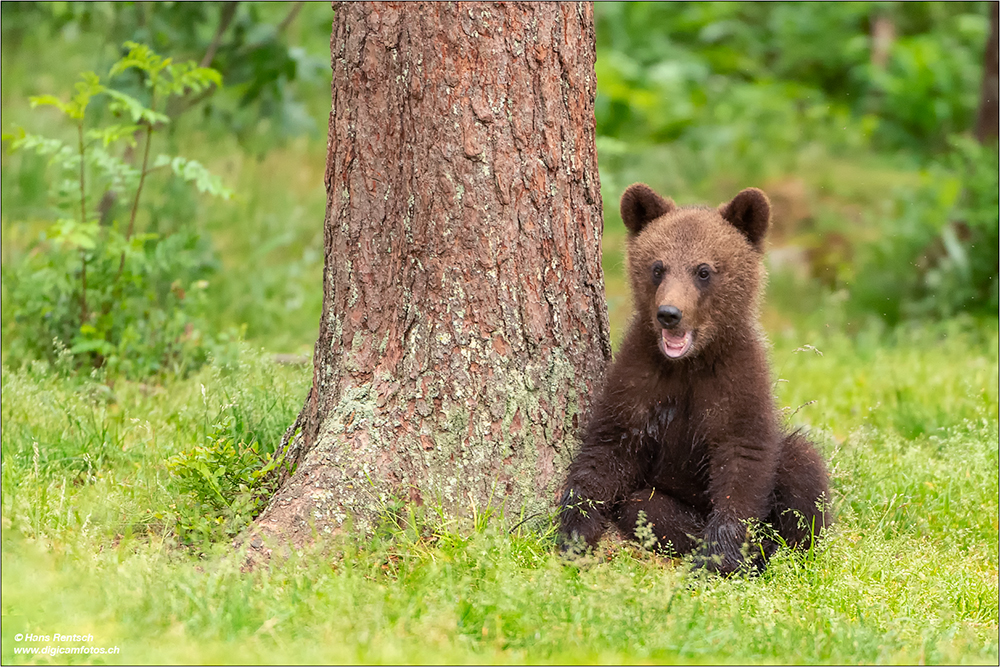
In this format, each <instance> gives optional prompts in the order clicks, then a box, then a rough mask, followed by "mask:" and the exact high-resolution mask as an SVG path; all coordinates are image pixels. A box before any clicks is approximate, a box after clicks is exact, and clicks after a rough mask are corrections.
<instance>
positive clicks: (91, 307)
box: [3, 42, 231, 377]
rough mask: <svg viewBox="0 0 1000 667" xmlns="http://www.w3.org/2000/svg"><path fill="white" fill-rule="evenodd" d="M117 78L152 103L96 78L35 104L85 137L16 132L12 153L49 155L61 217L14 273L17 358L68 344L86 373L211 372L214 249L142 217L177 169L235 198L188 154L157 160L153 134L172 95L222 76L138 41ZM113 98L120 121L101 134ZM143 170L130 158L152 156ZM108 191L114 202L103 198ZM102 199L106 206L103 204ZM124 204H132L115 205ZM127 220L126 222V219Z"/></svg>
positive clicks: (183, 229)
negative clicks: (140, 89)
mask: <svg viewBox="0 0 1000 667" xmlns="http://www.w3.org/2000/svg"><path fill="white" fill-rule="evenodd" d="M126 47H127V48H128V49H129V51H128V53H127V54H126V55H125V56H124V57H123V58H122V59H121V60H119V61H118V62H116V63H115V64H114V65H113V66H112V67H111V70H110V72H109V79H114V78H116V77H120V76H123V75H125V74H126V73H127V72H136V73H138V75H139V77H140V79H141V80H142V81H143V84H144V87H145V89H146V91H147V93H148V104H147V103H145V102H143V101H140V100H139V99H138V98H136V97H132V96H130V95H127V94H125V93H122V92H120V91H118V90H115V89H113V88H111V87H109V86H108V85H106V84H105V83H103V82H102V81H101V79H100V77H98V75H97V74H95V73H93V72H84V73H82V74H81V75H80V81H79V82H78V83H77V84H76V93H75V94H74V95H73V96H72V97H71V98H70V100H69V101H68V102H64V101H62V100H60V99H58V98H56V97H54V96H52V95H41V96H38V97H32V98H31V104H32V106H51V107H55V108H56V109H57V110H58V111H59V112H60V113H62V114H63V116H65V118H66V119H67V120H69V121H70V123H71V124H72V125H73V126H75V131H76V132H75V134H76V141H75V142H72V143H69V142H63V141H61V140H59V139H54V138H49V137H43V136H40V135H35V134H30V133H28V132H26V131H25V130H24V129H23V128H16V129H15V130H14V131H13V132H11V133H9V134H4V137H3V138H4V141H6V142H7V143H8V147H9V150H10V151H12V152H13V151H31V152H34V153H36V154H38V155H41V156H45V157H46V158H48V167H49V171H50V172H51V175H52V176H53V180H52V181H51V182H50V183H49V192H48V195H49V199H50V200H51V201H52V203H53V204H54V210H55V213H56V216H57V217H56V220H55V222H54V223H53V224H51V226H49V228H48V229H47V231H46V234H45V237H44V238H43V239H41V240H40V241H39V242H37V243H36V244H35V246H34V247H33V248H32V249H31V250H30V252H28V253H27V254H26V255H25V256H23V257H21V258H17V259H16V260H15V261H13V262H9V263H5V266H4V267H3V284H4V292H5V293H4V307H3V320H4V330H5V336H4V339H5V347H7V352H8V355H9V357H8V361H9V362H13V363H14V364H17V363H23V362H25V361H28V360H30V359H37V358H43V359H48V360H50V361H51V360H54V359H55V357H56V355H57V353H58V350H59V347H60V344H62V345H65V346H66V347H68V349H69V351H70V352H71V353H72V355H73V357H74V361H75V363H76V365H77V367H79V368H84V367H102V366H106V367H108V369H109V370H110V371H112V372H121V373H124V374H126V375H128V376H133V377H142V376H148V375H151V374H156V373H162V372H164V371H170V370H172V371H181V372H183V371H184V370H186V369H188V368H191V367H195V366H198V365H200V364H201V363H203V362H204V361H205V359H206V358H207V355H208V351H209V350H210V349H211V347H212V346H213V345H215V344H218V342H219V341H218V340H217V339H212V338H211V337H209V336H207V335H206V334H204V333H203V331H204V327H203V326H202V322H201V318H200V317H199V309H200V308H201V307H202V305H203V301H204V299H203V296H204V290H205V289H206V288H207V287H208V282H207V278H208V277H209V276H210V275H211V273H212V271H213V270H214V262H213V260H212V258H211V254H210V252H209V249H208V246H207V244H205V243H204V242H203V241H202V240H201V238H200V235H199V234H198V233H197V231H196V230H194V229H193V228H192V227H191V226H190V225H187V226H180V227H179V228H178V229H177V230H176V231H175V232H174V233H172V234H168V235H161V234H158V233H153V232H150V231H147V232H142V231H140V230H139V228H138V226H137V224H136V221H137V214H138V212H139V210H140V208H141V204H142V194H143V191H144V185H145V184H146V180H147V177H148V176H150V175H151V174H153V173H154V172H156V171H158V170H161V169H169V170H170V172H172V174H173V175H174V177H176V178H177V179H179V180H180V181H182V182H184V183H186V184H189V185H191V186H194V187H195V188H196V189H197V190H198V191H199V192H202V193H207V194H211V195H215V196H221V197H226V198H228V197H230V196H231V193H230V192H229V191H228V190H227V189H226V188H225V187H223V186H222V184H221V182H220V181H219V179H218V178H216V177H214V176H212V175H211V174H210V173H209V172H208V171H207V170H206V169H205V168H204V167H203V166H202V165H200V164H199V163H197V162H195V161H193V160H187V159H185V158H182V157H172V156H167V155H160V156H158V157H155V158H150V146H151V143H152V141H153V135H154V133H155V132H156V131H158V129H159V128H161V127H163V126H164V125H165V124H167V123H168V122H169V118H168V117H167V116H165V115H164V114H162V113H160V112H159V111H157V108H159V107H162V106H164V105H165V104H166V102H167V101H168V100H169V99H170V98H172V97H179V96H184V95H187V94H189V93H197V92H199V91H202V90H205V89H207V88H209V87H211V86H213V85H216V86H217V85H220V84H221V78H220V77H219V74H218V72H216V71H215V70H212V69H208V68H201V67H196V66H195V64H194V63H193V62H192V63H173V62H172V61H171V60H170V59H169V58H166V59H165V58H162V57H160V56H158V55H156V54H155V53H153V52H152V51H151V50H150V49H149V48H148V47H146V46H143V45H141V44H135V43H132V42H128V43H126ZM97 99H103V100H105V101H106V102H107V108H108V110H109V111H110V112H111V115H112V116H114V117H115V119H116V120H117V121H119V122H116V123H112V124H104V125H103V126H100V127H91V126H90V125H91V123H90V118H91V116H93V115H94V113H93V109H94V107H95V105H94V104H93V102H94V101H95V100H97ZM137 138H139V139H142V144H141V146H142V147H141V154H142V157H141V163H140V164H139V165H138V166H136V164H134V163H133V162H134V161H133V160H132V159H128V158H126V157H124V156H126V155H133V154H134V155H135V156H138V155H139V154H140V150H135V151H134V153H133V149H138V144H139V141H138V140H137ZM101 193H103V196H100V195H101ZM98 200H100V203H98ZM116 200H122V201H124V202H127V203H128V205H127V206H121V207H116V206H113V205H109V204H107V202H114V201H116ZM117 209H121V211H120V212H121V213H122V214H123V216H124V215H127V218H124V217H123V219H119V218H118V217H117V216H116V215H115V212H116V210H117Z"/></svg>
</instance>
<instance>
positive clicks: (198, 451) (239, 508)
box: [158, 417, 280, 543]
mask: <svg viewBox="0 0 1000 667" xmlns="http://www.w3.org/2000/svg"><path fill="white" fill-rule="evenodd" d="M232 426H233V424H232V418H231V417H230V418H229V419H227V420H224V421H223V422H222V423H219V424H216V426H215V429H214V430H213V432H212V433H211V434H210V435H209V437H208V438H207V440H208V443H207V444H206V445H203V446H197V447H193V448H191V449H189V450H186V451H184V452H181V453H180V454H177V455H175V456H172V457H170V458H169V459H167V469H168V470H169V471H170V472H171V475H172V476H173V478H174V480H175V481H176V485H177V486H178V487H179V490H180V498H179V500H178V503H175V504H174V506H173V509H175V510H176V514H175V515H174V521H175V522H176V523H175V531H176V534H177V537H178V538H179V539H180V540H181V541H182V542H187V543H194V542H205V543H207V542H217V541H219V540H223V539H226V538H228V537H231V536H233V535H235V534H236V533H237V532H239V531H240V530H241V529H242V528H243V527H244V526H245V525H246V524H247V523H248V522H249V521H250V520H252V519H253V518H254V517H256V516H257V515H258V514H260V512H261V510H263V509H264V504H265V503H266V502H267V499H268V498H269V497H270V496H271V494H272V493H273V492H274V490H275V488H276V486H277V477H276V476H274V475H272V474H271V473H272V472H273V471H274V470H275V468H276V467H277V465H278V463H279V462H280V461H279V459H278V458H276V457H275V456H274V452H273V446H272V450H271V451H269V450H268V448H267V447H266V446H264V445H262V444H261V443H260V442H258V441H257V440H252V441H251V442H250V444H247V443H245V442H242V441H239V442H238V441H236V440H235V439H234V438H233V437H232V436H231V431H232ZM158 518H164V517H158Z"/></svg>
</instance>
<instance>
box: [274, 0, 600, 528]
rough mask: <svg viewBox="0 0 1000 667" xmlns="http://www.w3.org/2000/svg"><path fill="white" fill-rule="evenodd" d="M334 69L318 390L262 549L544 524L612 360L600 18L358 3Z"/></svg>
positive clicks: (563, 12) (584, 11)
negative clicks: (486, 515) (403, 510)
mask: <svg viewBox="0 0 1000 667" xmlns="http://www.w3.org/2000/svg"><path fill="white" fill-rule="evenodd" d="M331 52H332V60H333V108H332V112H331V114H330V128H329V142H328V148H327V167H326V176H325V178H326V189H327V210H326V220H325V223H324V224H325V245H326V248H325V252H326V264H325V270H324V300H323V315H322V320H321V322H320V333H319V339H318V340H317V342H316V349H315V353H314V357H313V362H314V371H313V386H312V390H311V391H310V393H309V397H308V399H307V400H306V404H305V406H304V408H303V411H302V414H301V415H300V417H299V420H298V421H297V422H296V425H295V426H293V429H290V434H292V435H293V433H291V432H292V431H293V430H294V429H295V428H297V427H301V432H299V434H298V435H297V436H296V437H294V439H293V440H292V442H291V445H290V447H289V459H290V460H293V461H297V462H298V467H297V469H296V471H295V472H294V474H292V475H291V477H289V478H288V479H287V480H285V482H284V483H283V485H282V487H281V488H280V489H279V491H278V492H277V494H276V496H275V498H274V499H273V500H272V502H271V504H270V505H269V507H268V509H267V510H266V511H265V513H264V514H263V515H262V516H261V517H260V519H259V520H258V527H260V528H261V529H262V530H263V531H264V532H271V533H278V534H282V535H285V536H291V537H292V538H294V539H296V540H301V539H304V538H306V537H307V536H308V535H310V534H311V532H310V531H311V530H314V529H315V530H319V531H321V532H330V531H336V530H338V529H339V528H340V527H341V526H343V525H344V522H345V521H347V520H348V518H349V517H351V519H352V521H353V525H354V526H355V527H356V528H360V529H369V528H371V527H372V525H373V523H374V522H375V521H376V520H377V518H378V517H379V515H380V513H382V512H383V511H385V510H386V508H388V507H391V506H394V505H395V504H396V503H399V502H401V501H402V502H407V503H415V504H417V505H429V506H431V507H432V508H435V509H437V508H439V507H440V508H441V509H443V510H444V512H445V513H446V514H448V515H452V516H454V515H461V514H465V513H469V511H470V510H471V508H473V507H475V508H478V509H479V510H482V509H483V508H486V507H487V506H490V507H492V508H494V509H503V511H504V512H505V513H506V516H507V517H508V518H509V519H516V517H517V516H520V515H521V513H522V512H527V513H532V512H536V511H544V510H547V509H551V508H552V507H553V506H554V504H555V502H556V500H557V495H558V493H559V488H560V486H561V485H562V483H563V481H564V479H563V477H564V472H565V469H566V467H567V466H568V464H569V461H570V458H571V455H572V452H573V450H574V449H575V443H576V442H577V436H578V427H579V426H581V422H582V420H583V417H584V415H585V414H586V411H587V407H588V406H589V405H590V402H591V397H592V394H593V392H594V390H595V389H596V388H597V387H598V385H599V383H600V380H601V377H602V376H603V372H604V367H605V364H606V363H607V361H608V360H609V358H610V356H611V345H610V337H609V334H608V321H607V310H606V304H605V295H604V277H603V273H602V270H601V229H602V222H601V215H602V207H601V194H600V182H599V179H598V173H597V154H596V149H595V146H594V94H595V92H596V87H597V80H596V77H595V74H594V23H593V13H592V7H591V6H590V5H589V4H583V3H581V4H576V3H573V4H570V3H561V4H533V3H517V4H509V5H505V4H492V3H485V4H479V3H468V4H467V3H454V4H453V3H448V4H443V3H441V4H438V3H414V4H410V3H358V4H355V3H345V4H342V5H339V6H337V8H336V16H335V19H334V24H333V35H332V39H331Z"/></svg>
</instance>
